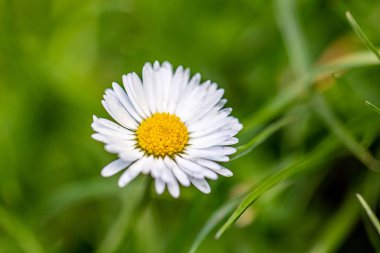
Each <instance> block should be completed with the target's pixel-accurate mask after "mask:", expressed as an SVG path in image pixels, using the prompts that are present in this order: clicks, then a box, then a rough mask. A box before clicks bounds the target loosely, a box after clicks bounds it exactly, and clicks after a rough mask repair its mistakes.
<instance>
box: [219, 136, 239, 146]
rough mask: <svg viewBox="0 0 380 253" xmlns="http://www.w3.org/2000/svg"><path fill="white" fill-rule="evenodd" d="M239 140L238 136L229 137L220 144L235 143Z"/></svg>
mask: <svg viewBox="0 0 380 253" xmlns="http://www.w3.org/2000/svg"><path fill="white" fill-rule="evenodd" d="M238 142H239V139H238V138H235V137H231V138H229V139H228V140H225V141H224V142H222V143H220V145H224V146H228V145H235V144H236V143H238Z"/></svg>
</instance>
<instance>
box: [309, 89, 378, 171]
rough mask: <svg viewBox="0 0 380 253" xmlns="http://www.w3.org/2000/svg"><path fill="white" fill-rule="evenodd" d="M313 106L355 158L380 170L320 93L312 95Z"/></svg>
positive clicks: (374, 160)
mask: <svg viewBox="0 0 380 253" xmlns="http://www.w3.org/2000/svg"><path fill="white" fill-rule="evenodd" d="M313 108H314V111H315V112H316V113H317V114H318V115H319V116H320V118H321V119H322V120H323V121H324V122H325V124H326V125H327V126H328V127H329V129H330V131H331V132H332V133H333V134H334V135H336V136H337V138H338V139H339V140H341V141H342V142H343V143H344V145H345V146H346V147H347V148H348V149H349V150H350V151H351V152H352V154H353V155H354V156H355V157H356V158H357V159H359V160H360V161H361V162H362V163H363V164H364V165H365V166H367V167H368V168H369V169H371V170H373V171H376V172H377V171H379V170H380V162H379V161H378V160H376V159H375V158H374V157H373V156H372V154H371V153H370V152H369V151H368V150H367V149H366V148H365V147H363V146H362V145H361V144H360V143H359V142H358V141H357V140H356V139H355V138H354V137H353V136H352V134H351V133H350V132H349V131H348V130H347V129H346V128H345V127H344V126H343V125H342V123H341V122H340V121H339V120H338V119H336V118H335V116H334V115H333V114H332V112H331V111H330V109H329V107H328V104H327V102H326V101H325V100H324V99H323V97H322V96H321V95H318V94H316V95H315V96H314V97H313Z"/></svg>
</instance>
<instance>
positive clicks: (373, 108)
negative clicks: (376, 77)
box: [365, 101, 380, 114]
mask: <svg viewBox="0 0 380 253" xmlns="http://www.w3.org/2000/svg"><path fill="white" fill-rule="evenodd" d="M365 103H366V105H367V106H369V107H370V108H371V109H372V110H374V111H375V112H377V113H378V114H380V108H379V107H377V106H376V105H374V104H372V103H371V102H369V101H365Z"/></svg>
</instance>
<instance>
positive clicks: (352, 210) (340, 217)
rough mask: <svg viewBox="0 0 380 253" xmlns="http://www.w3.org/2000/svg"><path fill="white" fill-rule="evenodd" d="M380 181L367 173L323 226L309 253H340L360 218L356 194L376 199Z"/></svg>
mask: <svg viewBox="0 0 380 253" xmlns="http://www.w3.org/2000/svg"><path fill="white" fill-rule="evenodd" d="M379 179H380V178H379V174H374V173H372V172H370V171H368V172H367V175H366V176H365V177H364V178H363V179H362V180H361V182H360V183H359V186H358V187H357V188H356V189H354V190H353V191H351V192H349V193H348V194H347V195H346V198H345V199H344V201H343V203H342V205H341V206H340V207H339V209H338V210H337V211H336V212H335V213H334V214H332V215H331V217H330V218H329V219H328V220H327V221H326V222H325V224H324V225H323V226H321V228H320V229H319V231H320V233H319V235H318V236H316V240H315V242H313V243H312V244H311V247H310V250H309V251H308V252H310V253H321V252H323V253H333V252H337V251H338V249H339V246H340V245H341V244H342V243H343V242H344V240H345V238H346V237H347V236H348V235H349V233H350V231H351V230H352V229H353V227H354V226H355V224H356V222H357V220H358V218H359V214H360V208H359V205H357V203H356V202H357V200H356V199H355V197H354V196H353V195H354V192H355V191H357V190H360V191H363V192H364V193H365V194H366V196H368V198H369V199H376V197H377V195H378V193H379V190H380V187H379V186H380V185H379V184H378V182H379Z"/></svg>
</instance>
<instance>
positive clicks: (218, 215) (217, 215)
mask: <svg viewBox="0 0 380 253" xmlns="http://www.w3.org/2000/svg"><path fill="white" fill-rule="evenodd" d="M241 200H242V198H241V197H238V198H233V199H231V200H229V201H228V202H227V203H226V204H224V205H223V206H221V207H220V208H218V209H217V210H216V211H215V212H214V213H213V214H212V215H211V216H210V218H209V219H208V220H207V222H206V223H205V225H204V226H203V227H202V229H201V231H199V233H198V234H197V237H196V238H195V240H194V242H193V244H192V245H191V248H190V251H189V252H190V253H195V252H196V251H197V249H198V248H199V246H200V245H201V243H202V242H203V241H204V240H205V239H206V236H207V235H208V234H209V233H210V232H211V230H213V229H214V228H215V227H216V226H217V225H218V224H219V222H221V221H222V220H223V219H224V218H225V217H226V216H227V215H228V214H229V213H231V212H232V210H233V209H234V208H236V206H237V205H238V203H239V202H240V201H241Z"/></svg>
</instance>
